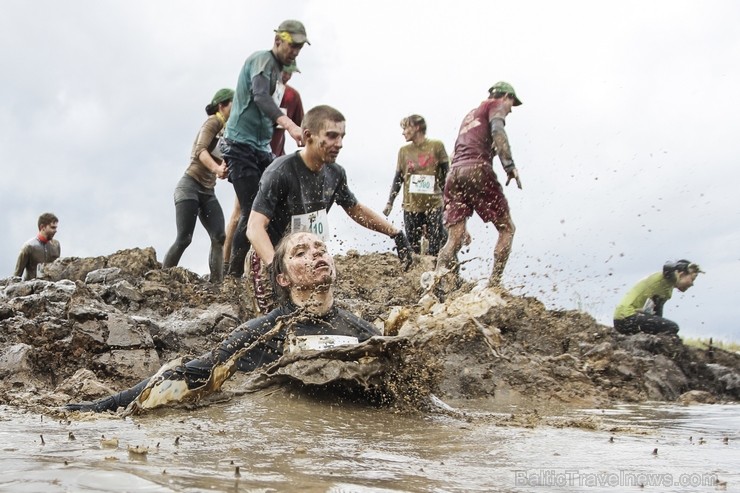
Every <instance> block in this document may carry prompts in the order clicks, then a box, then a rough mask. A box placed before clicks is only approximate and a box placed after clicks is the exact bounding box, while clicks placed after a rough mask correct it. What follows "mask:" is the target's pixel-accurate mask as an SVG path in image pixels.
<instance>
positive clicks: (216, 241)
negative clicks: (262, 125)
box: [162, 89, 234, 283]
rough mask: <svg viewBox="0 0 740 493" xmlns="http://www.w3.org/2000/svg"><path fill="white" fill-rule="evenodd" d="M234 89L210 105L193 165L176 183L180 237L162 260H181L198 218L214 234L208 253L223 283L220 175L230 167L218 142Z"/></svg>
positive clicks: (221, 92)
mask: <svg viewBox="0 0 740 493" xmlns="http://www.w3.org/2000/svg"><path fill="white" fill-rule="evenodd" d="M233 98H234V90H233V89H220V90H219V91H217V92H216V94H214V96H213V99H212V100H211V102H210V103H209V104H208V105H207V106H206V114H207V115H208V119H207V120H206V121H205V123H203V125H202V126H201V127H200V130H199V131H198V135H196V136H195V142H194V143H193V150H192V152H191V153H190V165H189V166H188V168H187V169H186V170H185V174H184V175H183V177H182V178H180V181H179V182H178V183H177V187H175V217H176V221H177V238H176V239H175V242H174V243H173V244H172V246H171V247H170V249H169V250H167V254H166V255H165V257H164V262H162V266H163V267H174V266H176V265H177V264H178V263H179V262H180V258H181V257H182V254H183V253H184V252H185V249H186V248H187V247H188V245H190V243H191V242H192V241H193V231H195V221H196V219H197V218H200V222H201V224H203V227H204V228H205V229H206V231H208V236H210V237H211V251H210V253H209V255H208V267H209V268H210V271H211V277H210V281H211V282H213V283H219V282H221V281H222V280H223V272H224V256H223V248H224V238H225V236H226V233H225V232H224V212H223V210H222V209H221V204H219V203H218V199H217V198H216V193H215V191H214V189H215V187H216V178H221V179H224V178H226V174H227V169H226V164H224V162H223V159H221V157H220V156H219V153H218V150H217V149H216V144H217V143H218V139H219V137H220V135H221V132H222V130H223V128H224V125H225V123H226V120H227V119H228V118H229V114H230V113H231V101H232V99H233Z"/></svg>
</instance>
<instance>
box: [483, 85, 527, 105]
mask: <svg viewBox="0 0 740 493" xmlns="http://www.w3.org/2000/svg"><path fill="white" fill-rule="evenodd" d="M488 92H489V94H493V93H494V92H503V93H506V94H511V96H512V97H513V98H514V106H519V105H520V104H522V102H521V100H520V99H519V98H518V97H517V96H516V91H514V86H512V85H511V84H509V83H508V82H504V81H502V80H500V81H498V82H496V83H495V84H494V85H492V86H491V88H490V89H489V90H488Z"/></svg>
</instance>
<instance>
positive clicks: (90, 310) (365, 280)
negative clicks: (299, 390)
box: [0, 248, 740, 406]
mask: <svg viewBox="0 0 740 493" xmlns="http://www.w3.org/2000/svg"><path fill="white" fill-rule="evenodd" d="M335 260H336V263H337V268H338V272H339V276H338V280H337V284H336V290H335V298H336V300H337V303H338V304H339V305H340V306H342V307H343V308H346V309H348V310H350V311H352V312H354V313H356V314H358V315H359V316H361V317H363V318H365V319H366V320H370V321H373V322H374V323H375V324H376V326H378V327H381V328H384V329H385V330H386V331H387V334H388V335H395V334H398V336H399V339H397V340H399V341H400V340H403V341H404V344H403V345H401V344H395V345H394V344H389V345H386V346H384V347H383V348H382V350H383V351H380V349H381V346H377V347H375V349H374V350H375V351H376V353H377V358H376V360H374V361H375V363H377V362H378V361H383V364H384V365H386V367H385V368H384V370H385V371H384V372H377V373H376V372H375V369H374V368H373V367H372V363H373V361H371V359H366V360H362V361H364V362H366V363H367V364H368V366H367V367H366V368H364V370H363V371H365V373H363V372H360V371H358V372H356V373H355V375H356V378H355V382H359V383H362V378H365V377H363V375H366V376H368V375H369V376H368V377H367V378H368V380H367V382H370V381H372V384H371V385H369V386H368V387H369V388H370V387H372V388H373V389H375V390H381V389H382V390H381V391H380V392H379V395H383V396H386V398H385V399H384V401H385V402H390V401H399V402H401V403H404V402H405V403H407V404H411V405H412V406H413V404H412V403H414V402H418V401H419V399H420V398H421V397H422V396H428V395H431V394H434V395H438V396H439V397H441V398H443V399H445V398H486V399H493V400H498V401H507V400H512V399H516V400H519V401H521V400H529V401H544V402H557V403H570V404H576V405H604V404H608V403H612V402H634V401H643V400H669V401H672V400H677V399H678V400H679V401H680V402H681V401H685V400H691V399H693V400H696V401H699V400H700V399H708V397H706V396H707V395H709V396H712V398H714V399H716V400H717V401H726V400H738V399H740V356H739V355H737V354H735V353H730V352H727V351H722V350H720V349H717V348H711V347H708V348H706V349H697V348H689V347H686V346H685V345H684V344H683V343H682V342H681V340H680V339H679V338H678V337H675V336H669V335H650V334H635V335H631V336H625V335H622V334H619V333H617V332H616V331H614V329H613V328H611V327H608V326H604V325H600V324H598V323H596V322H595V320H594V319H593V318H592V317H591V316H589V315H588V314H586V313H582V312H578V311H573V310H547V309H546V307H545V306H544V305H543V304H542V303H541V302H540V301H538V300H537V299H535V298H531V297H514V296H511V295H509V294H507V293H505V292H499V291H496V290H491V289H488V288H487V287H486V286H485V285H484V284H480V283H479V284H473V283H465V282H462V283H461V284H460V286H459V288H458V289H456V290H455V291H454V292H452V293H451V294H450V295H449V296H448V299H447V301H446V303H434V302H433V301H432V303H429V304H427V305H425V306H421V305H419V304H418V303H417V302H418V301H419V298H420V296H421V294H422V293H421V286H420V283H419V279H420V277H421V274H422V273H423V272H424V271H427V270H430V269H432V268H433V267H434V260H433V258H431V257H416V258H415V261H414V264H413V266H412V268H411V270H410V271H409V272H404V271H403V270H402V269H401V268H400V264H399V262H398V259H397V257H396V256H395V255H393V254H391V253H384V254H377V253H375V254H366V255H360V254H358V253H356V252H350V253H348V254H347V255H345V256H337V257H336V259H335ZM252 307H253V303H252V300H251V298H250V296H249V289H248V288H247V286H246V280H244V279H234V278H231V277H227V278H226V279H225V280H224V282H223V283H222V284H220V285H212V284H210V283H209V282H208V281H207V280H205V279H204V278H203V277H201V276H199V275H197V274H195V273H193V272H190V271H189V270H187V269H185V268H182V267H174V268H168V269H162V268H161V266H160V264H159V263H158V262H157V260H156V253H155V252H154V250H153V249H151V248H145V249H130V250H122V251H119V252H116V253H115V254H113V255H110V256H107V257H95V258H87V259H77V258H63V259H58V260H57V261H55V262H54V263H53V264H48V265H46V266H45V269H44V278H43V279H36V280H32V281H22V280H21V279H20V278H17V277H12V278H6V279H0V403H14V404H17V405H23V403H24V402H46V401H48V402H60V401H61V402H63V400H64V399H65V398H67V399H70V400H86V399H93V398H96V397H100V396H102V395H105V394H106V393H109V392H111V391H114V390H121V389H124V388H127V387H129V386H131V385H133V384H136V383H137V382H139V381H140V380H141V379H143V378H146V377H148V376H150V375H151V374H153V373H154V372H155V371H156V370H158V368H159V365H160V362H162V361H172V360H174V359H175V358H177V357H178V356H198V355H200V354H203V353H204V352H206V351H209V350H211V349H213V348H214V347H216V346H217V345H218V343H219V342H220V341H221V340H223V338H224V337H226V336H227V335H228V334H229V333H230V332H232V331H233V330H234V329H235V328H236V327H238V326H239V325H240V324H241V323H243V322H245V321H247V320H249V319H250V318H252V317H253V316H254V313H253V308H252ZM394 351H395V352H394ZM381 353H382V357H381ZM338 354H339V353H337V354H336V355H334V356H336V357H338ZM322 358H323V357H319V358H314V360H313V361H312V362H309V360H308V359H301V358H295V357H294V359H293V360H285V361H283V362H282V363H281V365H282V366H276V367H274V368H273V370H274V371H273V373H272V374H271V375H272V376H271V382H283V383H284V382H287V381H292V382H299V381H300V382H301V383H300V385H308V386H314V387H315V386H319V385H324V383H321V382H318V381H317V380H316V379H317V378H319V377H321V376H322V375H323V377H321V378H324V377H331V375H342V374H344V375H347V374H348V373H346V371H347V367H344V366H342V365H341V364H339V363H338V362H337V360H336V358H335V359H334V360H331V358H329V359H327V360H323V359H322ZM347 364H351V362H349V361H348V362H347ZM309 366H311V367H312V368H314V369H317V368H318V369H319V370H317V371H318V373H315V374H313V375H309V374H308V373H305V372H306V371H307V368H309ZM278 369H279V370H278ZM376 369H377V368H376ZM342 372H345V373H342ZM389 375H390V377H388V376H389ZM304 379H305V380H304ZM330 380H331V378H329V379H328V380H327V382H329V381H330ZM340 380H341V378H340ZM359 387H362V385H359ZM692 396H693V397H692ZM381 400H383V399H381Z"/></svg>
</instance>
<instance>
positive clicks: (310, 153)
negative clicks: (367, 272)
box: [247, 106, 412, 313]
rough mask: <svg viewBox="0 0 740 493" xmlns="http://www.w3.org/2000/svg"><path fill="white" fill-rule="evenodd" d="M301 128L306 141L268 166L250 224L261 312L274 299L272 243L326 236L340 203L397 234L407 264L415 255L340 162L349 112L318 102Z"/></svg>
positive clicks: (363, 221) (368, 223)
mask: <svg viewBox="0 0 740 493" xmlns="http://www.w3.org/2000/svg"><path fill="white" fill-rule="evenodd" d="M302 130H303V136H304V142H305V143H306V147H304V148H303V149H301V150H299V151H297V152H295V153H293V154H289V155H286V156H282V157H280V158H277V159H276V160H275V161H273V163H272V164H271V165H270V166H269V167H268V168H267V170H265V173H264V174H263V175H262V179H261V180H260V185H259V192H258V193H257V197H256V198H255V199H254V203H253V204H252V212H251V214H250V215H249V222H248V224H247V237H248V238H249V241H250V243H251V245H252V251H251V252H250V258H249V266H250V276H249V277H250V280H251V281H252V287H253V289H254V296H255V304H256V309H257V310H258V311H259V312H262V313H266V312H267V311H269V309H270V308H271V307H272V306H273V304H274V300H273V295H272V293H271V292H270V289H269V282H268V277H269V275H268V266H269V265H270V263H272V259H273V255H274V249H273V245H276V244H277V242H278V241H280V239H281V238H282V237H283V236H284V235H286V234H288V233H294V232H298V231H303V232H310V233H313V234H315V235H317V236H319V237H320V238H321V239H322V240H323V241H327V240H328V239H329V238H330V229H329V219H328V214H329V211H330V210H331V207H332V205H333V204H335V203H336V204H338V205H339V206H340V207H341V208H342V209H344V211H345V212H346V213H347V215H349V217H351V218H352V219H353V220H354V221H355V222H357V223H358V224H360V225H361V226H363V227H365V228H368V229H370V230H372V231H377V232H379V233H382V234H385V235H386V236H388V237H390V238H392V239H393V240H394V242H395V245H396V249H397V251H398V256H399V258H400V259H401V262H402V266H403V268H404V269H408V268H409V267H410V265H411V261H412V259H411V248H410V246H409V244H408V240H407V239H406V236H405V235H404V234H403V232H402V231H401V230H400V229H399V228H397V227H396V226H394V225H393V224H391V223H390V222H388V221H387V220H385V218H383V216H382V215H380V214H378V213H377V212H375V211H373V210H372V209H370V208H369V207H367V206H365V205H363V204H361V203H360V202H359V201H358V200H357V198H356V197H355V195H354V194H353V193H352V191H351V190H350V189H349V185H348V184H347V174H346V172H345V170H344V168H343V167H342V166H340V165H339V164H337V162H336V159H337V156H338V155H339V151H340V150H341V149H342V145H343V139H344V136H345V119H344V116H343V115H342V114H341V113H340V112H339V111H337V110H336V109H334V108H332V107H330V106H317V107H315V108H312V109H311V110H309V111H308V112H307V113H306V115H305V117H304V119H303V125H302Z"/></svg>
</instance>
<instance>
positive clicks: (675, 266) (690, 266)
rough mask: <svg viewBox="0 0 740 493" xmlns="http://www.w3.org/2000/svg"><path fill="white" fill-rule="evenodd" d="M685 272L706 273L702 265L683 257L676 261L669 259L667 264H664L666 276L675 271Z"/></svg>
mask: <svg viewBox="0 0 740 493" xmlns="http://www.w3.org/2000/svg"><path fill="white" fill-rule="evenodd" d="M676 271H678V272H684V273H694V272H696V273H701V274H704V273H705V272H704V271H703V270H701V267H699V265H697V264H695V263H693V262H692V261H690V260H686V259H681V260H676V261H670V260H669V261H668V262H666V263H665V264H663V275H664V276H665V277H668V276H670V275H671V274H672V273H673V272H676Z"/></svg>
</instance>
